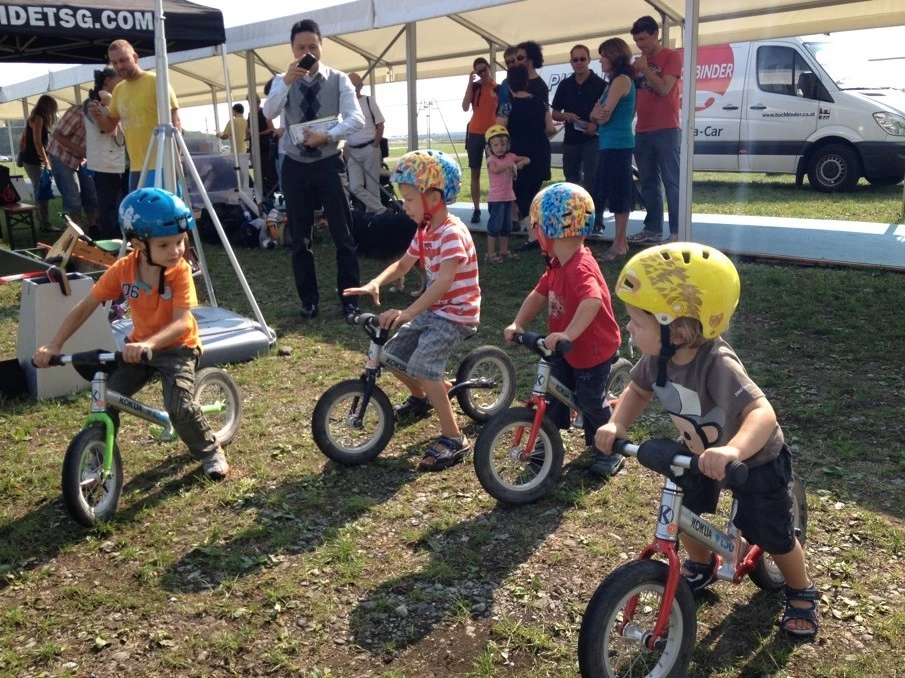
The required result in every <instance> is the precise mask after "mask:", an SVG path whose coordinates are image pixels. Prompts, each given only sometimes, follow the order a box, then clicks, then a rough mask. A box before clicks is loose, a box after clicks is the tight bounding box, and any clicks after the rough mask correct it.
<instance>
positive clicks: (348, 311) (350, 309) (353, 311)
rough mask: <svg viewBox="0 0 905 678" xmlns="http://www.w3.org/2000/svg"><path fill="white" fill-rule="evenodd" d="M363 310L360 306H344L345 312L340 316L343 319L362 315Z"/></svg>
mask: <svg viewBox="0 0 905 678" xmlns="http://www.w3.org/2000/svg"><path fill="white" fill-rule="evenodd" d="M360 314H361V309H360V308H359V307H358V304H343V310H342V311H340V315H342V317H343V318H345V317H347V316H350V315H360Z"/></svg>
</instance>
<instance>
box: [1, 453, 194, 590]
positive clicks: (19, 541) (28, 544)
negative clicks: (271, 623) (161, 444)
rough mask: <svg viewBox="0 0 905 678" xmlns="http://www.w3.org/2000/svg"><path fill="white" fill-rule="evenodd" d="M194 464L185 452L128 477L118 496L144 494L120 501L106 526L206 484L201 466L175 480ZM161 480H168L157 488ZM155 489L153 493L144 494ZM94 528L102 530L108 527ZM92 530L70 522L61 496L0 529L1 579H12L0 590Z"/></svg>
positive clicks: (4, 581) (133, 518) (121, 521)
mask: <svg viewBox="0 0 905 678" xmlns="http://www.w3.org/2000/svg"><path fill="white" fill-rule="evenodd" d="M197 463H198V462H197V461H196V460H194V459H193V458H192V457H191V456H190V455H188V454H183V455H178V456H175V457H168V458H167V459H166V460H164V461H162V462H161V463H160V464H158V465H157V466H155V467H153V468H151V469H148V470H147V471H144V472H142V473H140V474H138V475H137V476H135V477H134V478H132V480H130V481H129V482H128V483H126V484H125V485H124V486H123V496H124V497H129V496H130V495H134V494H135V493H138V492H144V493H146V494H145V496H143V497H141V498H140V499H138V500H137V501H135V502H133V503H131V504H129V505H128V506H127V507H126V508H125V509H122V508H121V507H122V503H120V509H121V510H118V511H117V512H116V514H115V515H114V516H113V518H112V519H111V521H110V525H116V524H123V523H127V522H132V521H134V520H136V519H137V518H138V517H139V516H140V515H141V514H142V512H143V511H145V510H147V509H150V508H152V507H154V506H156V505H157V504H159V503H161V502H162V501H164V500H165V499H166V498H167V497H170V496H174V495H177V494H179V493H180V492H183V491H184V490H186V489H188V488H190V487H192V486H194V485H196V484H198V483H203V482H206V481H205V480H204V476H203V475H202V473H201V471H200V467H198V469H196V470H195V472H193V473H186V474H185V475H181V476H176V474H178V473H179V472H180V471H182V470H183V469H184V468H185V467H186V466H187V465H188V466H190V465H192V464H197ZM165 478H169V480H168V481H167V482H164V483H163V484H161V481H163V480H164V479H165ZM154 488H156V491H154V492H152V493H150V494H147V493H148V491H149V490H151V489H154ZM120 501H121V502H122V500H120ZM97 529H98V531H101V530H106V529H107V527H106V526H101V527H99V528H97ZM114 529H115V528H114ZM91 532H92V530H91V529H90V528H85V527H82V526H80V525H78V524H77V523H75V521H73V520H72V518H71V517H70V516H69V514H68V513H67V512H66V509H65V508H64V506H63V502H62V500H61V498H57V499H54V500H52V501H49V502H47V503H46V504H44V505H42V506H40V507H38V508H37V509H35V510H34V511H32V512H31V513H28V514H26V515H24V516H22V517H21V518H19V519H17V520H14V521H11V522H9V523H6V524H4V525H0V575H6V574H7V573H10V575H11V576H8V577H5V578H0V590H3V589H4V588H5V587H6V586H8V585H9V584H10V583H12V582H13V581H15V578H16V573H19V572H23V571H24V572H28V571H31V570H34V569H36V568H37V567H40V566H41V565H43V564H45V563H47V562H49V561H51V560H52V559H53V558H55V557H57V556H58V555H59V554H60V553H61V552H62V551H63V550H64V549H65V548H66V547H68V546H70V545H72V544H75V543H78V542H80V541H83V540H84V539H85V536H86V535H88V534H91ZM98 533H100V532H98Z"/></svg>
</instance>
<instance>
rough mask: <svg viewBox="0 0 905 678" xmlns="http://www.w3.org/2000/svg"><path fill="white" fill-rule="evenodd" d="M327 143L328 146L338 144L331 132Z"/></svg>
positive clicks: (328, 133)
mask: <svg viewBox="0 0 905 678" xmlns="http://www.w3.org/2000/svg"><path fill="white" fill-rule="evenodd" d="M327 143H328V144H335V143H336V139H334V138H333V135H332V134H331V133H330V132H327Z"/></svg>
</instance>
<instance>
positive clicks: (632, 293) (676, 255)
mask: <svg viewBox="0 0 905 678" xmlns="http://www.w3.org/2000/svg"><path fill="white" fill-rule="evenodd" d="M615 291H616V296H618V297H619V298H620V299H622V301H624V302H625V303H626V304H631V305H632V306H635V307H637V308H640V309H642V310H645V311H647V312H648V313H650V314H651V315H653V316H654V318H656V320H657V322H658V323H659V324H660V325H669V324H670V323H671V322H672V321H673V320H676V319H677V318H694V319H695V320H698V321H699V322H700V323H701V328H702V333H703V335H704V338H705V339H714V338H716V337H718V336H719V335H721V334H722V333H723V332H724V331H725V330H726V328H727V327H728V326H729V319H730V318H732V314H733V313H734V312H735V308H736V306H738V300H739V296H740V294H741V285H740V283H739V278H738V271H736V270H735V266H734V265H733V263H732V262H731V261H730V260H729V258H728V257H727V256H726V255H725V254H723V253H722V252H720V251H719V250H717V249H715V248H713V247H708V246H707V245H700V244H698V243H693V242H675V243H668V244H666V245H659V246H658V247H650V248H648V249H646V250H643V251H641V252H639V253H638V254H636V255H635V256H633V257H632V258H631V259H629V260H628V263H626V264H625V266H623V267H622V272H621V273H620V274H619V278H618V280H617V281H616V288H615Z"/></svg>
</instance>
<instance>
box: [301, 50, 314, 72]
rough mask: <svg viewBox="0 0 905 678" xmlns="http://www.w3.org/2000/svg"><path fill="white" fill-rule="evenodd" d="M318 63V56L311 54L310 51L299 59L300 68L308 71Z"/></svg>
mask: <svg viewBox="0 0 905 678" xmlns="http://www.w3.org/2000/svg"><path fill="white" fill-rule="evenodd" d="M316 63H317V57H316V56H314V55H313V54H311V53H310V52H309V53H308V54H306V55H305V56H303V57H302V58H301V59H299V68H304V69H305V70H306V71H310V70H311V67H312V66H314V64H316Z"/></svg>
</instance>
